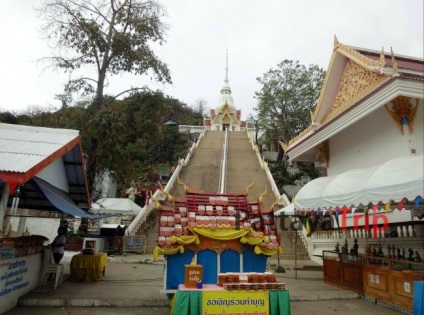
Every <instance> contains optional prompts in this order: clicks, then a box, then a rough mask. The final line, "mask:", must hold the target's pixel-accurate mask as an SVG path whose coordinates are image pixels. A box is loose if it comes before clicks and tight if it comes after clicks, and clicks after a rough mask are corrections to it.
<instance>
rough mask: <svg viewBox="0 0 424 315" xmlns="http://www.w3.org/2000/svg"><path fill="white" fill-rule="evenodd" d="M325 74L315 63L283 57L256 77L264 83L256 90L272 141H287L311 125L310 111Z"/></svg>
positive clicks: (262, 119) (261, 119)
mask: <svg viewBox="0 0 424 315" xmlns="http://www.w3.org/2000/svg"><path fill="white" fill-rule="evenodd" d="M324 76H325V72H324V71H323V70H322V69H321V68H319V67H318V66H316V65H310V66H309V67H305V66H303V65H300V64H299V62H298V61H292V60H284V61H283V62H281V63H280V64H278V66H277V68H276V69H271V70H269V71H268V72H267V73H265V74H264V75H263V77H261V78H257V80H258V82H259V83H260V84H262V88H261V90H260V91H259V92H256V93H255V94H256V98H257V99H258V106H257V108H256V111H257V116H258V120H259V125H260V128H261V129H266V130H267V132H268V136H269V138H270V139H271V140H272V141H274V142H277V141H283V142H284V143H288V142H289V140H290V139H292V138H293V137H295V136H296V135H297V134H298V133H299V132H301V131H302V130H304V129H306V128H307V127H308V126H309V125H310V111H311V110H312V109H313V108H314V107H315V102H316V101H317V100H318V97H319V93H320V91H321V87H322V82H323V80H324ZM278 147H279V146H278Z"/></svg>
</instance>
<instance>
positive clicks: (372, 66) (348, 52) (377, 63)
mask: <svg viewBox="0 0 424 315" xmlns="http://www.w3.org/2000/svg"><path fill="white" fill-rule="evenodd" d="M337 51H339V52H340V53H342V54H343V55H344V56H346V57H347V58H349V59H352V60H353V61H355V62H356V63H358V64H360V65H362V66H363V67H364V68H367V69H368V70H371V71H375V70H377V69H378V70H379V69H380V68H381V57H380V59H379V60H374V59H370V58H368V57H366V56H364V55H362V54H361V53H360V52H358V51H356V50H355V49H353V48H350V47H348V46H346V45H343V44H341V43H340V44H339V45H338V47H337Z"/></svg>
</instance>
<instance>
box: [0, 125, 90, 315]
mask: <svg viewBox="0 0 424 315" xmlns="http://www.w3.org/2000/svg"><path fill="white" fill-rule="evenodd" d="M0 138H1V139H2V140H1V141H2V142H1V143H2V148H6V150H0V313H4V312H6V311H8V310H9V309H11V308H13V307H14V306H16V304H17V301H18V299H19V297H21V296H22V295H24V294H26V293H27V292H29V291H31V290H32V289H34V288H36V287H37V286H39V285H41V283H42V281H41V280H42V277H43V276H44V274H45V271H46V270H43V268H44V269H45V267H46V266H45V264H44V263H43V262H44V261H45V259H44V257H43V254H42V251H43V245H47V244H48V243H50V242H51V241H52V240H48V239H47V238H46V237H43V236H36V235H31V231H28V230H27V225H26V222H27V220H30V219H31V217H38V218H54V219H57V220H61V223H65V222H66V220H67V219H71V218H75V217H79V218H83V217H88V218H93V219H94V218H98V216H95V215H92V214H90V213H88V209H89V200H90V198H89V193H88V190H87V185H86V178H85V170H84V161H83V156H82V150H81V140H80V136H79V132H78V131H77V130H65V129H54V128H42V127H29V126H22V125H9V124H3V123H0ZM13 220H16V221H17V222H18V225H17V230H14V229H13V228H12V221H13Z"/></svg>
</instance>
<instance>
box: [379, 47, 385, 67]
mask: <svg viewBox="0 0 424 315" xmlns="http://www.w3.org/2000/svg"><path fill="white" fill-rule="evenodd" d="M385 66H386V55H385V54H384V47H381V54H380V68H384V67H385Z"/></svg>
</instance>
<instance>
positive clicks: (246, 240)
mask: <svg viewBox="0 0 424 315" xmlns="http://www.w3.org/2000/svg"><path fill="white" fill-rule="evenodd" d="M262 242H264V243H269V237H268V236H264V237H247V236H243V237H242V238H241V239H240V243H242V244H248V245H258V244H260V243H262Z"/></svg>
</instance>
